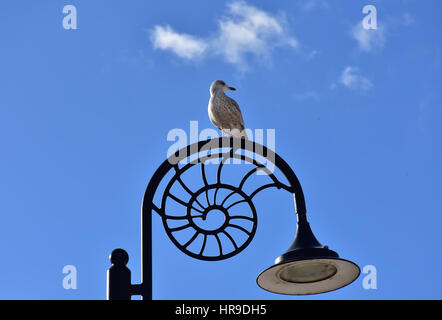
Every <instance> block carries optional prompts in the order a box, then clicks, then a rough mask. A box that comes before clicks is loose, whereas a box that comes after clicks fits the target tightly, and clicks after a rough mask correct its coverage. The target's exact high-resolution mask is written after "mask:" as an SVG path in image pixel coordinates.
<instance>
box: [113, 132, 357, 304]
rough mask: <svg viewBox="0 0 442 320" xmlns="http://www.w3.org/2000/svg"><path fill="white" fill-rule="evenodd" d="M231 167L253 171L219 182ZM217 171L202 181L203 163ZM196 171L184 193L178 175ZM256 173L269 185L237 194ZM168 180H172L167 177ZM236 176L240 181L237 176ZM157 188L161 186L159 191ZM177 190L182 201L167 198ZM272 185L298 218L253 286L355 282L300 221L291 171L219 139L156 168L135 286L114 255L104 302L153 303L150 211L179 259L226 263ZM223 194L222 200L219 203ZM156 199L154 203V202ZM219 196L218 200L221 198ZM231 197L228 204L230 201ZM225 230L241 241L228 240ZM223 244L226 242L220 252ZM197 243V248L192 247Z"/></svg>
mask: <svg viewBox="0 0 442 320" xmlns="http://www.w3.org/2000/svg"><path fill="white" fill-rule="evenodd" d="M231 161H233V163H235V161H236V162H242V161H243V162H246V163H248V164H251V165H252V166H253V169H251V170H250V171H248V172H247V173H246V174H245V175H244V176H242V179H241V182H240V183H239V184H238V185H232V184H228V183H226V182H224V181H223V178H222V176H223V171H225V170H226V169H225V168H226V167H227V166H226V164H228V163H230V162H231ZM264 162H267V164H272V165H274V167H275V168H276V169H278V170H279V172H281V173H282V175H283V177H285V179H286V180H287V182H286V183H283V182H281V181H280V179H278V178H277V177H276V175H275V174H274V172H273V171H272V170H270V169H269V166H268V165H267V166H266V165H264ZM209 164H210V165H217V168H216V169H217V170H216V179H215V181H209V180H210V179H209V177H208V174H207V172H206V171H207V168H206V167H207V166H208V165H209ZM195 168H198V169H199V173H198V175H199V177H198V178H199V180H200V182H201V183H200V186H199V187H197V189H195V187H193V188H190V187H189V186H188V185H187V184H186V183H185V182H184V181H183V180H184V179H183V176H185V175H188V173H189V172H195V170H194V169H195ZM258 171H262V172H264V173H265V175H264V176H265V177H268V178H267V179H270V181H269V182H270V183H267V184H263V185H260V186H258V187H257V188H256V189H254V190H253V191H252V192H246V191H245V190H244V184H245V183H246V181H247V180H248V179H249V178H250V177H251V176H252V175H253V174H255V173H256V172H258ZM170 176H171V177H170ZM240 178H241V177H240ZM160 184H165V185H166V186H165V187H164V188H163V190H162V194H160V193H159V190H158V188H159V186H160ZM175 186H179V187H180V188H181V189H182V190H183V192H185V193H186V194H187V199H183V198H180V197H179V196H177V195H176V194H175V193H174V191H173V190H174V188H175ZM271 187H276V188H278V189H283V190H286V191H288V192H290V193H292V194H293V198H294V201H295V208H296V214H297V218H298V222H297V231H296V236H295V239H294V241H293V243H292V245H291V246H290V247H289V249H288V251H287V252H285V253H284V254H282V255H281V256H279V257H278V258H277V259H276V261H275V265H273V266H272V267H270V268H268V269H266V270H264V271H263V272H261V274H260V275H259V276H258V278H257V280H256V281H257V284H258V285H259V286H260V287H261V288H263V289H265V290H268V291H271V292H274V293H280V294H292V295H302V294H316V293H321V292H328V291H332V290H336V289H339V288H341V287H343V286H346V285H348V284H350V283H351V282H353V281H354V280H356V279H357V277H358V276H359V274H360V269H359V267H358V266H357V265H356V264H355V263H353V262H351V261H348V260H344V259H341V258H339V256H338V254H337V253H336V252H335V251H332V250H330V249H328V247H326V246H323V245H321V244H320V243H319V241H318V240H317V239H316V237H315V236H314V234H313V232H312V230H311V228H310V225H309V223H308V221H307V216H306V206H305V200H304V194H303V191H302V188H301V184H300V183H299V180H298V178H297V177H296V175H295V173H294V172H293V170H292V169H291V168H290V167H289V165H288V164H287V163H286V162H285V161H284V160H283V159H282V158H281V157H280V156H279V155H278V154H276V153H275V152H273V151H272V150H270V149H268V148H266V147H265V146H263V145H261V144H259V143H256V142H253V141H249V140H243V139H236V138H232V137H222V138H216V139H212V140H207V141H200V142H197V143H194V144H191V145H189V146H187V147H185V148H183V149H181V150H179V151H177V152H176V153H175V154H173V155H172V156H170V157H169V158H168V159H167V160H165V161H164V162H163V163H162V164H161V165H160V166H159V167H158V169H157V170H156V172H155V173H154V175H153V176H152V178H151V180H150V182H149V184H148V186H147V188H146V192H145V194H144V198H143V204H142V211H141V224H142V249H141V251H142V283H141V284H131V281H130V278H131V276H130V270H129V269H128V268H127V267H126V264H127V262H128V261H129V256H128V254H127V253H126V251H124V250H123V249H115V250H114V251H112V253H111V255H110V260H111V263H112V266H111V268H110V269H109V270H108V274H107V276H108V280H107V299H109V300H114V299H123V300H128V299H130V297H131V296H132V295H142V297H143V299H145V300H150V299H152V215H153V213H154V212H156V213H157V214H158V215H159V216H160V217H161V219H162V222H163V225H164V228H165V231H166V233H167V235H168V236H169V238H170V240H171V241H172V242H173V243H174V244H175V245H176V246H177V248H178V249H180V250H181V251H182V252H184V253H185V254H187V255H189V256H191V257H193V258H195V259H199V260H206V261H219V260H224V259H228V258H230V257H232V256H234V255H236V254H238V253H240V252H241V251H242V250H244V249H245V248H246V247H247V246H248V245H249V243H250V242H251V240H252V239H253V236H254V235H255V232H256V227H257V213H256V209H255V206H254V204H253V198H254V197H255V196H256V194H258V193H259V192H261V191H262V190H265V189H267V188H271ZM222 194H223V195H224V197H222ZM156 195H161V201H158V200H156V201H155V196H156ZM220 198H221V199H220ZM234 198H235V199H236V201H235V202H233V203H232V204H229V202H232V201H233V200H232V199H234ZM171 202H172V203H173V204H174V205H175V207H176V206H181V207H182V210H181V212H176V210H174V212H171V211H169V206H170V203H171ZM240 204H243V205H245V206H246V207H247V208H248V209H247V210H244V207H243V209H241V210H242V211H241V214H238V213H232V208H233V207H235V206H237V205H240ZM214 217H216V219H217V220H218V222H217V223H214V224H212V225H211V226H210V227H208V226H207V225H205V224H204V222H206V221H207V220H210V219H213V218H214ZM239 222H241V223H239ZM182 230H186V231H187V232H188V233H190V234H191V236H190V237H188V238H187V239H185V240H183V238H182V237H181V238H180V237H178V236H177V234H178V233H179V232H180V231H182ZM232 230H236V231H237V232H240V233H243V234H244V235H245V236H246V237H245V238H244V237H241V239H239V238H238V237H235V233H234V232H233V231H232ZM209 239H213V240H216V241H215V242H214V243H216V245H215V249H217V252H218V254H213V250H212V253H211V254H209V253H207V251H208V250H207V249H208V244H207V243H208V240H209ZM226 242H229V245H228V246H227V244H226ZM197 243H198V245H196V244H197Z"/></svg>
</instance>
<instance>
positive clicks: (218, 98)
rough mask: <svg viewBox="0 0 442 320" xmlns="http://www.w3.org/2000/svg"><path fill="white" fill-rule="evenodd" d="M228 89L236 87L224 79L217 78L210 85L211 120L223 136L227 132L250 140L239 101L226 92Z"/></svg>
mask: <svg viewBox="0 0 442 320" xmlns="http://www.w3.org/2000/svg"><path fill="white" fill-rule="evenodd" d="M226 90H234V91H235V90H236V89H235V88H232V87H229V86H228V85H227V84H226V83H225V82H224V81H222V80H215V81H213V83H212V85H211V86H210V100H209V118H210V121H211V122H212V123H213V124H214V125H215V127H217V128H218V129H219V130H221V136H222V135H223V133H226V134H227V135H231V136H233V137H236V138H242V139H246V140H248V137H247V133H246V132H245V130H244V120H243V118H242V114H241V110H240V109H239V106H238V103H236V101H235V100H233V99H232V98H230V97H228V96H227V95H226V94H225V93H224V91H226Z"/></svg>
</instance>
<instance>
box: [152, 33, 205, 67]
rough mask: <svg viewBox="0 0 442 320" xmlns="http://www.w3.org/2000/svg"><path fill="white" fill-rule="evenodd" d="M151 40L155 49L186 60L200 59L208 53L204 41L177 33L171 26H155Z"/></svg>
mask: <svg viewBox="0 0 442 320" xmlns="http://www.w3.org/2000/svg"><path fill="white" fill-rule="evenodd" d="M151 40H152V44H153V47H154V48H155V49H161V50H170V51H172V52H173V53H175V54H176V55H177V56H179V57H181V58H184V59H195V58H199V57H201V56H202V55H204V53H205V52H206V51H207V44H206V43H205V42H204V41H203V40H200V39H197V38H195V37H193V36H191V35H188V34H184V33H177V32H175V31H174V30H173V29H172V28H171V27H170V26H164V27H162V26H155V27H154V29H153V30H152V32H151Z"/></svg>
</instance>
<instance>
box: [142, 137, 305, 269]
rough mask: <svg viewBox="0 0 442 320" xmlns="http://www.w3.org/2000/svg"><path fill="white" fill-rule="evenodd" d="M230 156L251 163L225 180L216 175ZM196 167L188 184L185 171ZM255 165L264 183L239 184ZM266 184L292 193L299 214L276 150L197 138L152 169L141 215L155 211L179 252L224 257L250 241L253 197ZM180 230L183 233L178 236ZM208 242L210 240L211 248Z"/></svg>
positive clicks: (291, 178)
mask: <svg viewBox="0 0 442 320" xmlns="http://www.w3.org/2000/svg"><path fill="white" fill-rule="evenodd" d="M262 159H265V160H266V161H267V162H268V163H272V164H274V165H275V167H276V168H277V169H279V171H281V172H282V173H283V175H284V176H285V178H286V179H287V180H288V183H283V182H281V181H280V180H279V179H278V178H277V177H276V176H275V174H274V172H272V171H271V170H270V169H269V168H268V165H265V164H264V163H263V162H264V161H260V160H262ZM232 160H234V161H235V160H237V161H239V162H242V163H243V164H244V163H246V164H249V165H251V169H250V170H248V171H247V172H246V173H245V174H244V175H243V176H241V177H239V178H240V181H239V183H238V184H236V185H233V184H229V183H225V182H224V181H223V178H222V176H223V171H225V170H228V169H226V167H227V165H226V164H227V163H229V162H230V161H232ZM243 164H240V165H243ZM209 165H210V166H216V170H214V175H215V176H216V177H209V173H208V170H207V168H208V166H209ZM212 168H213V167H212ZM230 168H232V167H230ZM196 170H198V177H196V178H195V176H193V178H192V181H193V185H192V186H189V185H188V184H186V183H185V181H184V180H185V179H184V178H183V176H186V175H187V174H188V173H189V172H192V173H193V174H195V172H196ZM259 170H260V171H263V172H265V175H264V177H263V179H266V180H267V181H268V183H264V184H261V185H257V186H254V187H253V190H245V188H244V186H245V184H246V182H247V180H248V179H250V177H251V176H252V175H253V174H255V173H257V172H258V171H259ZM212 171H213V170H212ZM170 175H172V176H171V177H170ZM166 176H167V177H168V179H169V180H168V182H167V180H166V178H165V177H166ZM210 178H212V179H210ZM163 179H164V180H166V181H163ZM195 181H197V182H198V181H199V183H195ZM263 181H264V180H263ZM161 182H166V183H167V184H166V186H165V188H164V190H163V193H162V195H161V200H157V203H159V205H156V204H155V199H154V198H155V197H156V195H155V193H156V191H157V188H158V186H159V185H160V184H161ZM178 187H179V188H180V189H181V190H184V191H183V193H184V194H181V195H177V194H176V191H174V190H175V189H176V188H178ZM271 187H276V188H279V189H281V188H282V189H285V190H287V191H289V192H291V193H293V194H295V193H297V194H296V197H295V204H296V207H297V212H298V214H301V215H302V214H305V204H304V196H303V194H302V189H301V188H300V185H299V182H298V179H297V178H296V176H295V174H294V173H293V171H292V170H291V169H290V167H289V166H288V165H287V164H286V163H285V162H284V160H282V159H281V158H280V157H279V156H278V155H277V154H276V153H274V152H273V151H271V150H269V149H267V148H266V147H264V146H262V145H260V144H258V143H255V142H252V141H245V140H240V139H236V138H219V139H212V140H208V141H201V142H199V143H196V144H193V145H190V146H187V147H186V148H184V149H181V150H180V151H178V152H176V153H175V154H174V155H172V156H170V157H169V158H168V159H167V160H166V161H165V162H163V164H162V165H161V166H160V167H159V168H158V170H157V171H156V172H155V174H154V176H153V177H152V179H151V181H150V183H149V185H148V187H147V190H146V194H145V196H144V200H143V221H144V220H146V219H149V221H150V219H151V218H150V216H148V217H146V215H151V214H152V212H153V211H155V212H157V213H158V214H159V215H160V216H161V219H162V222H163V225H164V228H165V230H166V233H167V235H168V236H169V238H170V240H171V241H172V242H173V243H174V244H175V245H176V246H177V247H178V248H179V249H180V250H181V251H182V252H184V253H185V254H187V255H189V256H191V257H193V258H196V259H200V260H212V261H214V260H223V259H227V258H229V257H232V256H234V255H236V254H238V253H240V252H241V251H242V250H244V249H245V248H246V247H247V245H248V244H249V243H250V242H251V241H252V239H253V237H254V235H255V232H256V228H257V213H256V208H255V206H254V204H253V198H254V197H255V196H256V195H257V194H258V193H259V192H260V191H262V190H264V189H267V188H271ZM237 207H238V208H239V207H240V209H237ZM209 220H210V223H209V222H208V221H209ZM149 227H150V224H149ZM180 233H184V234H185V236H178V235H179V234H180ZM209 242H210V243H212V244H213V243H215V245H214V246H213V245H212V246H211V247H210V248H211V250H209V249H210V248H209V246H208V243H209ZM214 247H215V248H216V249H213V248H214ZM208 251H210V252H208Z"/></svg>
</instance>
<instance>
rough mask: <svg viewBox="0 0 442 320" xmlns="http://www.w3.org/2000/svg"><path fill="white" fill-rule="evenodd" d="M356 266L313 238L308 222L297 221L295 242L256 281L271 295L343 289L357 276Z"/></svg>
mask: <svg viewBox="0 0 442 320" xmlns="http://www.w3.org/2000/svg"><path fill="white" fill-rule="evenodd" d="M359 274H360V269H359V267H358V266H357V265H356V264H355V263H353V262H351V261H348V260H345V259H341V258H339V255H338V254H337V253H336V252H335V251H332V250H330V249H328V247H326V246H322V245H321V244H320V243H319V241H318V240H317V239H316V237H315V236H314V234H313V232H312V230H311V228H310V225H309V223H308V222H307V220H306V219H305V218H304V219H300V220H299V221H298V229H297V232H296V236H295V240H294V241H293V243H292V245H291V246H290V248H289V249H288V250H287V252H285V253H284V254H282V255H281V256H279V257H278V258H277V259H276V260H275V265H273V266H272V267H270V268H268V269H266V270H264V271H263V272H261V273H260V275H259V276H258V278H257V279H256V282H257V283H258V285H259V286H260V287H261V288H263V289H265V290H267V291H270V292H274V293H280V294H290V295H305V294H317V293H323V292H329V291H333V290H336V289H339V288H342V287H344V286H346V285H348V284H350V283H352V282H353V281H354V280H356V279H357V278H358V277H359Z"/></svg>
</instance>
